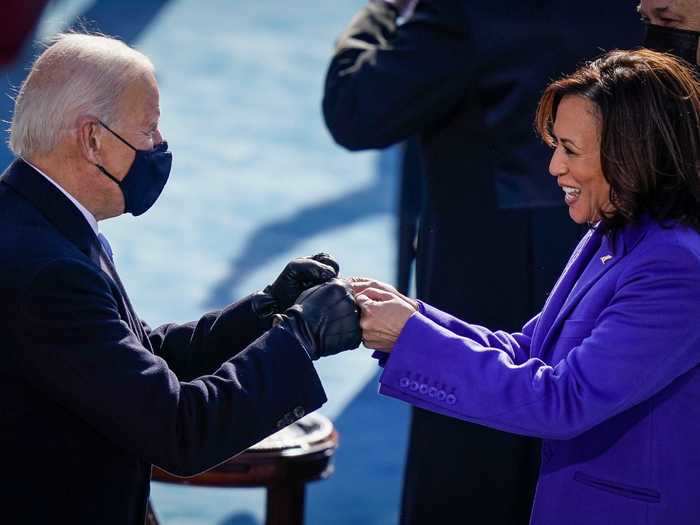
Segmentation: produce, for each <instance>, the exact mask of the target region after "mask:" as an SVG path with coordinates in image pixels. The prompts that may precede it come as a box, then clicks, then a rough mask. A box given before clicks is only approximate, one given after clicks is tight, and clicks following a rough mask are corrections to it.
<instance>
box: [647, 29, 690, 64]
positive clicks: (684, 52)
mask: <svg viewBox="0 0 700 525" xmlns="http://www.w3.org/2000/svg"><path fill="white" fill-rule="evenodd" d="M698 38H700V32H698V31H690V30H687V29H675V28H673V27H664V26H657V25H654V24H647V34H646V37H645V38H644V43H643V46H644V47H646V48H647V49H653V50H654V51H662V52H664V53H670V54H672V55H676V56H677V57H679V58H682V59H683V60H685V61H686V62H689V63H690V64H692V65H694V66H695V67H696V68H697V67H698V66H697V60H698V58H697V57H698Z"/></svg>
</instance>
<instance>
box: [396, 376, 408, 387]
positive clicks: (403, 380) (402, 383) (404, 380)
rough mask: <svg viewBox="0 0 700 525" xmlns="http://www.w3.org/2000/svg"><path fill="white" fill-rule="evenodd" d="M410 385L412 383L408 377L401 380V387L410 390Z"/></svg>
mask: <svg viewBox="0 0 700 525" xmlns="http://www.w3.org/2000/svg"><path fill="white" fill-rule="evenodd" d="M410 384H411V381H410V380H409V379H408V378H407V377H402V378H401V379H400V380H399V386H400V387H401V388H408V385H410Z"/></svg>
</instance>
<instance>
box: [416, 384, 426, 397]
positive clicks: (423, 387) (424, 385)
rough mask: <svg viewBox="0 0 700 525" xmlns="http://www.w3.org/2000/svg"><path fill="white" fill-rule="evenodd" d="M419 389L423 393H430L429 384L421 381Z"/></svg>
mask: <svg viewBox="0 0 700 525" xmlns="http://www.w3.org/2000/svg"><path fill="white" fill-rule="evenodd" d="M418 391H419V392H420V393H421V394H423V395H426V394H427V393H428V385H426V384H425V383H421V385H420V388H419V389H418Z"/></svg>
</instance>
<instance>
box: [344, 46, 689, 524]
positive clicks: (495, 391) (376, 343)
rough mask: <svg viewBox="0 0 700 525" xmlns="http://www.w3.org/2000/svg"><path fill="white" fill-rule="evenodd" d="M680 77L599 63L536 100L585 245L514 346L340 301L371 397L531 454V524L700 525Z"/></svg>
mask: <svg viewBox="0 0 700 525" xmlns="http://www.w3.org/2000/svg"><path fill="white" fill-rule="evenodd" d="M686 65H687V64H686V63H685V62H682V61H680V60H678V59H677V58H675V57H672V56H670V55H667V54H661V53H657V52H654V51H650V50H639V51H614V52H611V53H609V54H607V55H604V56H602V57H601V58H599V59H597V60H595V61H593V62H592V63H590V64H589V65H586V66H584V67H582V68H581V69H580V70H579V71H577V72H576V73H574V74H572V75H570V76H567V77H565V78H563V79H561V80H559V81H557V82H554V83H552V84H551V85H550V86H549V87H548V88H547V90H546V91H545V93H544V95H543V97H542V100H541V102H540V105H539V108H538V112H537V129H538V131H539V133H540V134H541V136H542V137H543V138H544V140H545V141H546V142H547V143H548V144H550V145H551V147H552V148H553V153H552V157H551V161H550V163H549V171H550V174H551V175H552V176H553V177H555V179H556V186H558V187H559V188H560V191H562V190H563V193H562V198H563V199H564V200H565V201H566V204H567V206H568V209H569V215H570V217H571V219H572V220H573V222H575V223H577V224H588V226H589V231H588V233H587V234H586V235H585V236H584V238H583V239H582V240H581V242H580V243H579V245H578V247H577V248H576V250H575V251H574V252H573V254H572V256H571V258H570V259H569V262H568V264H567V265H566V268H565V269H564V271H563V273H562V275H561V276H560V278H559V280H558V282H557V285H556V287H555V288H554V290H553V291H552V294H551V295H550V297H549V298H548V300H547V302H546V303H545V305H544V308H543V309H542V311H541V313H540V314H538V315H536V316H535V317H534V318H533V319H531V320H530V321H528V322H527V323H526V324H525V325H524V326H523V328H522V329H521V330H520V331H518V332H515V333H510V332H509V331H491V330H490V329H489V328H486V327H483V326H479V325H477V324H471V323H467V322H464V321H462V320H460V319H458V318H456V317H454V316H451V315H449V314H447V313H445V312H442V311H440V310H438V309H437V308H434V307H433V306H431V305H429V304H428V303H425V302H422V301H420V302H419V301H415V300H412V299H408V298H406V297H405V296H401V295H400V294H398V292H396V291H395V290H393V289H392V287H390V286H388V285H385V284H381V283H376V282H366V281H358V282H355V283H354V285H353V287H354V289H355V291H356V293H357V294H358V295H357V300H358V303H359V304H360V306H361V309H362V321H361V323H362V327H363V341H364V343H365V345H367V346H368V347H370V348H375V349H378V350H382V351H385V352H390V354H389V358H388V360H387V362H386V365H385V369H384V373H383V374H382V377H381V379H380V382H381V386H380V392H382V393H384V394H386V395H389V396H392V397H396V398H398V399H401V400H404V401H407V402H409V403H411V404H413V405H416V406H420V407H422V408H424V409H427V410H431V411H435V412H437V413H441V414H444V415H446V416H449V417H452V418H460V419H463V420H466V421H470V422H473V423H478V424H480V425H485V426H488V427H491V428H495V429H499V430H505V431H508V432H514V433H518V434H522V435H527V436H536V437H540V438H543V439H544V442H543V448H542V463H541V468H540V474H539V480H538V485H537V491H536V494H537V495H536V498H535V502H534V507H533V510H532V518H531V522H530V523H531V524H532V525H554V524H561V523H566V524H568V525H588V524H591V523H595V524H597V525H619V524H626V523H630V524H641V523H645V524H649V525H666V524H671V523H673V524H674V525H693V524H696V523H697V522H698V516H700V500H699V499H698V498H697V497H696V495H695V492H696V487H697V485H698V483H700V464H698V462H697V458H699V457H700V439H698V438H699V437H700V405H698V403H696V402H695V400H697V399H698V398H699V397H700V366H699V365H700V331H699V330H698V323H697V312H698V310H700V174H698V166H699V165H700V84H698V82H697V80H696V77H695V75H694V72H693V71H692V70H691V69H689V68H688V67H686ZM463 242H465V243H467V242H469V239H468V237H465V239H464V241H463ZM506 248H507V247H506ZM494 256H495V255H494ZM492 293H493V295H494V296H495V297H496V298H497V300H499V301H502V302H504V303H507V302H508V301H509V300H510V291H509V290H504V289H503V288H501V287H495V288H494V290H493V291H492ZM433 439H434V442H435V446H436V447H439V446H440V436H439V435H435V436H434V438H433ZM464 468H466V469H468V468H469V465H465V466H464ZM463 521H464V522H469V521H470V518H469V515H468V514H466V516H465V518H464V520H463Z"/></svg>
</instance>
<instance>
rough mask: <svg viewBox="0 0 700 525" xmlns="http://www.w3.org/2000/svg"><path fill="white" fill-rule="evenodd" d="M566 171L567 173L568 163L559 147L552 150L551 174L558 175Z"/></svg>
mask: <svg viewBox="0 0 700 525" xmlns="http://www.w3.org/2000/svg"><path fill="white" fill-rule="evenodd" d="M564 173H566V163H565V162H564V159H563V158H562V154H561V153H560V152H559V148H556V149H555V150H554V151H553V152H552V158H551V159H550V161H549V174H550V175H552V176H554V177H558V176H559V175H563V174H564Z"/></svg>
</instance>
